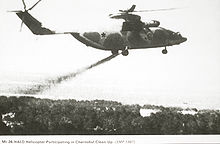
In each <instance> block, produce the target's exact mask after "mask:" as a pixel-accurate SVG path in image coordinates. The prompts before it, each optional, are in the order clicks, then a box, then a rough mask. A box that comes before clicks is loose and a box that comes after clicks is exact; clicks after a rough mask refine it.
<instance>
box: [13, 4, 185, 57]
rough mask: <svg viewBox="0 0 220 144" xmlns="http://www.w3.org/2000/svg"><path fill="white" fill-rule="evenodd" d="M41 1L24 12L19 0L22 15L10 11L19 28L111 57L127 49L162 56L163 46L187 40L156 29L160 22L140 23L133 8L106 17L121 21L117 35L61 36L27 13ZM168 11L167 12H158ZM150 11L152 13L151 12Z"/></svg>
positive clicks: (126, 52)
mask: <svg viewBox="0 0 220 144" xmlns="http://www.w3.org/2000/svg"><path fill="white" fill-rule="evenodd" d="M40 1H41V0H39V1H37V2H36V3H35V4H34V5H33V6H32V7H30V8H29V9H26V4H25V2H24V0H22V3H23V6H24V11H21V10H18V11H11V12H15V13H16V15H17V16H18V17H19V18H20V19H21V21H22V23H21V28H22V25H23V23H24V24H25V25H26V26H27V27H28V28H29V29H30V31H31V32H32V33H33V34H35V35H54V34H70V35H72V36H73V37H74V38H75V39H77V40H78V41H80V42H81V43H83V44H85V45H86V46H89V47H93V48H96V49H100V50H106V51H111V53H112V54H113V55H117V54H120V53H119V51H120V52H121V54H122V55H123V56H127V55H128V54H129V50H131V49H148V48H161V47H163V48H164V49H163V50H162V53H163V54H167V53H168V51H167V46H172V45H178V44H181V43H183V42H185V41H186V40H187V38H185V37H183V36H182V35H181V34H180V33H179V32H173V31H171V30H168V29H165V28H162V27H160V22H159V21H156V20H153V21H151V22H142V21H141V16H139V15H136V14H134V13H135V12H144V10H143V11H135V8H136V5H132V7H131V8H129V9H127V10H119V13H117V14H110V15H109V17H110V18H111V19H122V20H123V23H122V27H121V30H120V31H117V32H84V33H79V32H63V33H57V32H55V31H52V30H50V29H48V28H45V27H42V23H41V22H40V21H38V20H37V19H36V18H34V17H33V16H32V15H31V14H30V13H29V11H30V10H32V9H33V8H34V7H35V6H36V5H37V4H38V3H39V2H40ZM161 10H169V9H161ZM145 11H147V10H145ZM151 11H154V10H151Z"/></svg>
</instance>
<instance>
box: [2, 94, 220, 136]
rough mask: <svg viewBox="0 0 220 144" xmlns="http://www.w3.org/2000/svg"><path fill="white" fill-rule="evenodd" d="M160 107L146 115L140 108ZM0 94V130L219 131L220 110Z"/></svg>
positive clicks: (9, 132)
mask: <svg viewBox="0 0 220 144" xmlns="http://www.w3.org/2000/svg"><path fill="white" fill-rule="evenodd" d="M143 108H144V109H157V110H160V111H159V112H157V113H152V114H151V115H150V116H146V117H143V116H141V115H140V109H143ZM181 110H183V109H182V108H177V107H176V108H175V107H163V106H153V105H145V106H142V107H141V106H139V105H122V104H121V103H118V102H114V101H104V100H94V101H76V100H50V99H39V98H34V97H5V96H0V118H1V120H0V134H1V135H22V134H29V135H32V134H33V135H34V134H102V135H104V134H135V135H139V134H142V135H145V134H147V135H148V134H149V135H154V134H157V135H162V134H169V135H170V134H171V135H176V134H220V111H219V110H199V111H198V110H196V109H194V111H196V114H194V115H190V114H182V113H181V112H180V111H181Z"/></svg>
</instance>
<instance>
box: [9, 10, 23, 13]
mask: <svg viewBox="0 0 220 144" xmlns="http://www.w3.org/2000/svg"><path fill="white" fill-rule="evenodd" d="M7 12H15V13H19V12H22V11H21V10H12V11H7Z"/></svg>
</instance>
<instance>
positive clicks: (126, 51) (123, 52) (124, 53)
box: [121, 50, 129, 56]
mask: <svg viewBox="0 0 220 144" xmlns="http://www.w3.org/2000/svg"><path fill="white" fill-rule="evenodd" d="M121 54H122V55H123V56H127V55H128V54H129V52H128V50H124V51H122V53H121Z"/></svg>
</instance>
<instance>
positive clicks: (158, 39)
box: [71, 27, 187, 53]
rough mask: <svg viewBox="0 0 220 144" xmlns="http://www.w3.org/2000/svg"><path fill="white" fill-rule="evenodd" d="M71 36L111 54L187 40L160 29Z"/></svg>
mask: <svg viewBox="0 0 220 144" xmlns="http://www.w3.org/2000/svg"><path fill="white" fill-rule="evenodd" d="M71 35H72V36H73V37H75V38H76V39H77V40H79V41H80V42H82V43H84V44H85V45H87V46H91V47H94V48H97V49H101V50H109V51H112V53H114V52H116V51H119V50H122V51H123V50H126V49H145V48H157V47H166V46H172V45H177V44H180V43H182V42H185V41H186V40H187V39H186V38H184V37H182V36H181V35H180V34H179V33H175V32H172V31H170V30H167V29H164V28H162V27H152V28H147V29H146V28H144V29H142V30H140V31H118V32H107V31H104V32H85V33H82V34H80V33H71Z"/></svg>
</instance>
